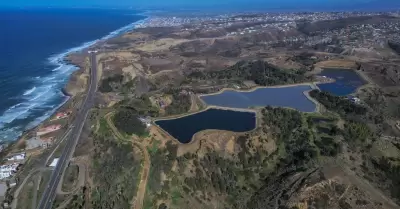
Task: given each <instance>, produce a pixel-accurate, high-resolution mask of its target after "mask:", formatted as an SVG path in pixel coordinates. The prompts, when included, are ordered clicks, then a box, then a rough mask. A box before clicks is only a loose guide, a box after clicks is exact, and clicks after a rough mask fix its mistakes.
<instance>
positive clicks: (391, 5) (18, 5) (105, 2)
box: [0, 0, 400, 12]
mask: <svg viewBox="0 0 400 209" xmlns="http://www.w3.org/2000/svg"><path fill="white" fill-rule="evenodd" d="M21 1H23V0H16V1H12V2H10V1H8V2H1V3H0V9H1V8H6V9H7V8H9V9H13V8H15V9H30V8H39V9H136V10H160V9H161V10H177V11H179V10H206V11H207V10H229V11H235V10H241V11H244V12H245V11H249V10H256V11H267V10H268V11H273V10H275V11H278V10H282V11H293V12H294V11H310V12H313V11H315V12H318V11H382V10H384V11H387V10H398V9H400V2H397V1H396V0H380V1H379V0H355V1H347V0H336V1H333V0H324V1H316V0H302V3H301V4H300V5H299V4H298V1H295V0H284V1H278V0H267V1H263V0H250V1H249V2H246V1H244V0H225V1H223V2H218V3H217V4H216V3H212V2H211V0H203V1H200V2H199V1H197V2H189V3H188V2H186V1H184V0H170V1H169V2H168V3H167V4H166V3H165V2H161V1H160V0H152V1H148V2H146V1H144V0H138V1H136V2H135V3H132V2H129V1H127V0H121V1H119V4H115V2H114V1H111V0H101V1H94V0H89V1H85V2H79V1H78V0H70V1H66V0H65V1H58V2H56V3H55V2H54V1H51V0H31V1H28V2H26V1H23V2H21Z"/></svg>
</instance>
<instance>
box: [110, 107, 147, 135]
mask: <svg viewBox="0 0 400 209" xmlns="http://www.w3.org/2000/svg"><path fill="white" fill-rule="evenodd" d="M138 118H139V115H137V114H136V111H134V110H131V109H119V110H118V111H117V113H115V115H114V117H113V123H114V124H115V127H117V129H118V130H120V131H122V132H123V133H126V134H128V135H132V134H136V135H138V136H142V135H144V134H145V133H146V125H145V124H143V123H142V121H140V120H139V119H138Z"/></svg>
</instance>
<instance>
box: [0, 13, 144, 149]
mask: <svg viewBox="0 0 400 209" xmlns="http://www.w3.org/2000/svg"><path fill="white" fill-rule="evenodd" d="M142 16H144V17H145V18H143V19H140V20H138V21H135V22H132V23H130V24H128V25H125V26H123V27H121V28H118V29H116V30H114V31H111V32H109V33H108V34H107V35H106V36H103V37H101V38H99V39H96V40H93V41H87V42H84V43H82V44H81V45H80V46H77V47H72V48H69V49H67V50H65V51H63V52H61V53H59V54H55V55H52V56H50V57H48V58H47V59H48V61H49V62H50V63H53V64H55V65H56V66H57V67H56V68H58V67H60V66H69V67H72V68H74V69H73V70H71V71H70V72H68V79H66V81H65V83H64V84H63V86H62V87H61V88H60V89H59V91H61V93H62V94H63V96H64V97H65V99H64V100H63V102H62V103H60V104H58V105H57V107H55V108H53V109H51V110H48V111H46V112H44V113H43V115H42V116H40V117H36V118H34V120H33V121H30V123H33V124H34V125H32V127H29V128H26V127H27V126H28V124H27V125H25V128H26V129H25V130H23V131H21V132H20V133H19V134H18V136H17V137H16V138H14V139H9V140H4V141H0V144H1V145H3V146H4V150H6V149H8V148H10V149H12V147H13V146H14V145H16V144H18V143H19V142H20V141H21V140H22V139H25V138H26V136H27V135H29V134H31V132H32V131H34V130H35V129H37V128H38V127H40V126H42V125H43V124H45V123H48V122H51V119H52V118H53V117H54V116H55V114H57V112H59V111H60V110H62V109H64V108H66V106H67V105H69V103H70V101H72V99H73V98H75V97H76V96H77V95H75V96H74V95H72V94H71V93H70V92H69V91H68V89H67V86H69V85H72V86H73V84H71V82H72V80H73V79H74V78H75V77H76V74H78V75H80V74H82V73H84V72H85V71H86V69H85V67H83V66H79V64H78V63H74V62H73V61H72V60H70V59H68V56H70V55H71V54H74V53H82V52H83V53H84V52H86V51H87V50H89V49H90V48H92V47H96V46H97V45H98V44H100V43H102V42H104V41H107V40H109V39H111V38H115V37H118V36H121V35H123V34H125V33H126V32H128V31H132V30H135V29H136V28H137V26H138V25H139V24H142V23H143V22H145V21H146V20H148V19H149V18H151V17H150V16H145V15H142ZM85 56H86V55H85ZM79 71H82V72H79ZM86 90H87V86H85V92H86ZM78 95H79V94H78ZM46 114H48V116H46ZM44 116H46V117H44ZM41 117H43V120H41V121H38V122H37V124H36V123H34V122H35V120H38V119H39V118H41ZM17 133H18V132H17Z"/></svg>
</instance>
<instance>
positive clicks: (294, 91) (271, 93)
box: [201, 85, 316, 112]
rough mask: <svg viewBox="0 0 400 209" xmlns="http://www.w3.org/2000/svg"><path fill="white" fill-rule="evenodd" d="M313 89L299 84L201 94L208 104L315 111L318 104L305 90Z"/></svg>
mask: <svg viewBox="0 0 400 209" xmlns="http://www.w3.org/2000/svg"><path fill="white" fill-rule="evenodd" d="M311 89H312V88H311V87H310V86H309V85H299V86H289V87H280V88H268V87H266V88H259V89H256V90H254V91H251V92H239V91H234V90H225V91H223V92H222V93H220V94H214V95H206V96H201V99H203V100H204V102H206V103H207V104H208V105H213V106H221V107H230V108H249V107H255V106H262V107H264V106H274V107H289V108H293V109H296V110H299V111H303V112H313V111H315V110H316V105H315V104H314V102H312V101H310V100H309V99H308V98H307V97H306V96H305V95H304V91H309V90H311Z"/></svg>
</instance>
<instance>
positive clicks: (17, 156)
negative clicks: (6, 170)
mask: <svg viewBox="0 0 400 209" xmlns="http://www.w3.org/2000/svg"><path fill="white" fill-rule="evenodd" d="M25 158H26V153H25V152H23V153H20V154H15V155H13V156H11V157H8V158H7V160H8V161H19V160H24V159H25Z"/></svg>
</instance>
